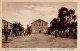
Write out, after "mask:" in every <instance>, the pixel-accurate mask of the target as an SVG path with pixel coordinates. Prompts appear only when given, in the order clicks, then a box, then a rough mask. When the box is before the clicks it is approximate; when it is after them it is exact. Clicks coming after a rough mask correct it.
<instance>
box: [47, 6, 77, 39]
mask: <svg viewBox="0 0 80 51" xmlns="http://www.w3.org/2000/svg"><path fill="white" fill-rule="evenodd" d="M50 24H51V26H50V27H49V28H48V31H50V32H53V31H55V30H58V31H61V32H63V31H66V30H69V32H68V34H69V35H74V36H76V37H75V38H77V19H76V15H75V10H74V9H70V10H69V9H68V8H65V7H61V8H60V9H59V10H58V18H54V19H53V20H52V21H51V22H50ZM68 34H65V35H66V36H67V35H68ZM60 35H63V34H60ZM69 35H68V36H67V37H69Z"/></svg>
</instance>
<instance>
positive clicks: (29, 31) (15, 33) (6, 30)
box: [4, 27, 31, 43]
mask: <svg viewBox="0 0 80 51" xmlns="http://www.w3.org/2000/svg"><path fill="white" fill-rule="evenodd" d="M13 34H14V35H15V36H21V35H22V34H23V35H24V36H26V35H27V36H31V30H28V31H27V32H26V31H24V32H22V31H13ZM4 35H5V41H6V43H7V40H8V35H9V34H8V28H7V27H5V28H4Z"/></svg>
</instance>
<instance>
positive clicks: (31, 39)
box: [2, 2, 78, 48]
mask: <svg viewBox="0 0 80 51" xmlns="http://www.w3.org/2000/svg"><path fill="white" fill-rule="evenodd" d="M77 19H78V18H77V2H2V48H77V23H78V22H77Z"/></svg>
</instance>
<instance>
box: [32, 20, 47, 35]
mask: <svg viewBox="0 0 80 51" xmlns="http://www.w3.org/2000/svg"><path fill="white" fill-rule="evenodd" d="M31 26H32V33H38V34H39V33H45V32H46V31H47V28H48V23H47V22H46V21H43V20H41V19H38V20H36V21H34V22H32V23H31Z"/></svg>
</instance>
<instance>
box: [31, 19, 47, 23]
mask: <svg viewBox="0 0 80 51" xmlns="http://www.w3.org/2000/svg"><path fill="white" fill-rule="evenodd" d="M37 21H43V22H45V23H47V22H46V21H44V20H41V19H38V20H36V21H34V22H32V23H31V24H33V23H35V22H37ZM47 24H48V23H47Z"/></svg>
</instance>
